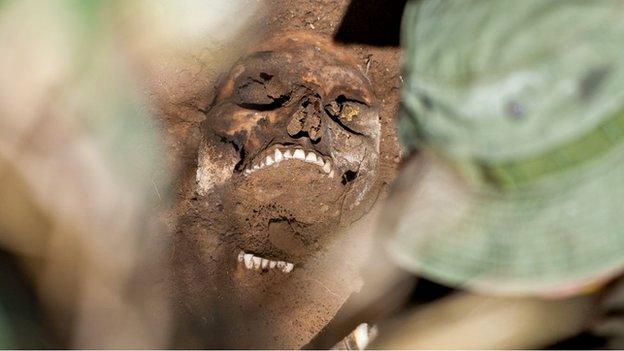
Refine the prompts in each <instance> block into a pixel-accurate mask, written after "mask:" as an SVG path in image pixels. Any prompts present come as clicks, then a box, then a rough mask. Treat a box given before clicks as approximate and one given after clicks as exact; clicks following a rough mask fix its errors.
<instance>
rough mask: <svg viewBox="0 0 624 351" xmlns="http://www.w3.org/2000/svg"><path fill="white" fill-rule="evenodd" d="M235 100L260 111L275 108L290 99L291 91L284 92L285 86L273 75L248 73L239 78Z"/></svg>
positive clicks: (240, 104) (241, 104)
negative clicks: (252, 74)
mask: <svg viewBox="0 0 624 351" xmlns="http://www.w3.org/2000/svg"><path fill="white" fill-rule="evenodd" d="M235 86H236V90H235V102H236V104H237V105H239V106H241V107H244V108H247V109H251V110H258V111H269V110H275V109H277V108H280V107H282V106H284V105H285V104H286V103H287V102H288V100H290V93H282V92H281V91H283V89H282V88H283V87H282V86H281V84H279V83H278V82H276V81H275V80H274V79H273V75H271V74H268V73H265V72H260V73H259V74H258V75H257V76H255V75H254V76H250V75H246V76H244V77H242V78H239V79H237V81H236V85H235Z"/></svg>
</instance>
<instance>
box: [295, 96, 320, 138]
mask: <svg viewBox="0 0 624 351" xmlns="http://www.w3.org/2000/svg"><path fill="white" fill-rule="evenodd" d="M287 131H288V135H290V136H291V137H293V138H295V139H297V138H302V137H308V138H309V139H310V140H312V142H318V141H319V140H320V139H321V137H322V136H323V128H322V120H321V103H320V101H319V100H318V99H309V98H304V99H303V100H302V102H301V104H300V107H299V109H297V111H296V112H295V113H294V114H293V116H292V117H291V119H290V122H289V123H288V126H287Z"/></svg>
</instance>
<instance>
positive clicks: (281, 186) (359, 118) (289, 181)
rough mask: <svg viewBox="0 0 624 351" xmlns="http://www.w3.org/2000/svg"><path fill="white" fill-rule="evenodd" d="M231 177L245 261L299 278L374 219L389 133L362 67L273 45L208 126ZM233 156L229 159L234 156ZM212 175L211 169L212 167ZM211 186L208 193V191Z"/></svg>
mask: <svg viewBox="0 0 624 351" xmlns="http://www.w3.org/2000/svg"><path fill="white" fill-rule="evenodd" d="M205 133H206V135H207V140H212V146H211V147H210V149H211V150H212V151H206V152H204V153H202V152H200V160H199V164H200V171H199V172H198V180H199V185H200V188H201V187H202V186H203V187H204V188H207V187H209V186H210V185H206V184H205V183H206V181H207V180H206V179H207V177H204V178H202V165H203V164H205V163H209V162H210V160H208V159H209V158H210V155H207V154H209V153H212V154H213V156H212V158H213V159H215V156H214V154H215V150H218V149H226V151H223V152H219V155H220V156H219V157H218V158H219V160H220V162H224V163H225V164H228V166H227V167H225V168H223V167H220V168H221V169H227V171H223V172H222V173H221V176H222V182H221V184H222V185H223V187H224V188H225V189H226V190H225V191H224V194H225V196H224V203H225V207H226V209H227V211H224V212H225V213H227V214H228V215H230V216H231V217H232V223H233V224H234V225H235V226H236V227H237V228H238V229H239V230H240V233H241V235H240V237H238V238H237V239H236V241H237V243H236V252H235V253H234V254H235V255H237V258H238V259H239V261H240V262H241V263H242V264H244V265H245V266H246V267H247V268H248V269H252V270H254V269H255V270H258V271H267V270H271V269H275V270H280V271H282V272H285V273H289V272H290V271H292V270H293V269H297V268H298V264H300V263H302V262H303V261H304V260H305V258H306V257H307V256H309V254H311V253H313V252H315V251H317V250H318V249H320V248H321V247H322V243H323V242H324V239H326V236H327V235H328V233H332V232H336V230H337V226H339V225H341V224H345V223H347V224H348V223H350V221H352V220H353V219H355V218H357V217H358V216H360V215H361V213H362V211H366V210H368V206H369V205H370V200H371V199H370V197H372V196H371V193H372V192H371V190H372V188H373V187H374V183H375V180H376V176H377V163H378V154H379V133H380V124H379V116H378V105H377V101H376V99H375V96H374V94H373V92H372V88H371V86H370V83H369V82H368V80H367V79H366V77H365V76H364V75H363V74H362V72H361V71H360V70H359V69H358V68H357V65H356V64H355V63H354V61H352V59H351V58H350V57H349V56H348V55H346V54H345V53H343V52H341V51H340V50H339V49H338V48H337V47H333V46H332V45H331V44H329V43H327V42H324V41H322V40H320V39H317V38H314V37H310V36H306V35H302V34H295V35H292V36H282V37H280V39H278V40H273V41H270V42H267V43H265V44H264V45H262V46H261V47H260V48H258V50H257V51H255V52H254V53H252V54H251V55H249V56H248V57H246V58H245V59H243V60H242V61H240V62H239V63H238V64H237V65H236V66H235V67H234V68H233V69H232V71H231V72H230V74H229V76H228V77H227V79H226V80H225V81H224V83H223V85H222V86H221V89H220V92H219V95H218V97H217V99H216V101H215V104H214V106H212V107H211V108H210V110H209V112H208V116H207V120H206V122H205ZM227 149H229V150H227ZM204 168H206V166H204ZM202 179H203V182H204V184H202Z"/></svg>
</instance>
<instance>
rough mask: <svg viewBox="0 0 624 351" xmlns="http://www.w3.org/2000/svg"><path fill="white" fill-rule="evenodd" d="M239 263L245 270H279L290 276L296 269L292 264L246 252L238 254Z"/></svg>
mask: <svg viewBox="0 0 624 351" xmlns="http://www.w3.org/2000/svg"><path fill="white" fill-rule="evenodd" d="M238 262H239V263H241V264H244V265H245V268H247V269H249V270H256V271H268V270H277V271H281V272H284V273H287V274H288V273H290V272H291V271H292V270H293V269H294V268H295V265H294V264H292V263H290V262H286V261H277V260H270V259H267V258H263V257H260V256H257V255H254V254H250V253H246V252H244V251H241V252H239V253H238Z"/></svg>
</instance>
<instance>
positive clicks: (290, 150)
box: [243, 145, 334, 178]
mask: <svg viewBox="0 0 624 351" xmlns="http://www.w3.org/2000/svg"><path fill="white" fill-rule="evenodd" d="M282 162H306V163H309V164H313V165H316V166H318V168H319V171H321V172H322V173H324V174H326V175H327V176H328V177H330V178H333V177H334V170H333V168H332V161H331V160H330V158H329V157H326V156H323V155H321V154H319V153H318V152H316V151H313V150H304V149H303V148H302V147H300V146H284V145H273V146H271V147H269V148H267V149H266V150H265V151H263V152H261V153H260V154H259V155H258V156H256V157H255V158H254V159H253V160H252V162H250V164H249V165H248V166H247V167H246V169H245V170H244V171H243V174H244V175H245V176H248V175H250V174H252V173H254V172H257V171H260V170H263V169H265V168H268V167H276V166H278V165H279V164H280V163H282Z"/></svg>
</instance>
